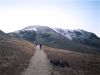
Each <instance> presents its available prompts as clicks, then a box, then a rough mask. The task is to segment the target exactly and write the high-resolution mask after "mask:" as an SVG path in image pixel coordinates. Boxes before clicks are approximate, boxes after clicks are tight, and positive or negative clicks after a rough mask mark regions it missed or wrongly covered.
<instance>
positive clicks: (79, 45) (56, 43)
mask: <svg viewBox="0 0 100 75" xmlns="http://www.w3.org/2000/svg"><path fill="white" fill-rule="evenodd" d="M61 30H62V29H61ZM62 31H63V30H62ZM62 31H60V30H59V29H55V28H50V27H47V26H39V25H36V26H29V27H26V28H24V29H22V30H18V31H16V32H12V33H9V35H11V36H13V37H16V38H19V39H24V40H28V41H30V42H32V43H38V44H39V43H42V44H43V45H45V46H49V47H54V48H60V49H68V50H74V51H79V52H86V53H97V52H100V48H99V42H98V41H99V39H100V38H98V37H96V35H95V36H94V34H93V33H89V32H86V31H84V32H86V34H85V33H84V32H82V34H81V33H80V31H78V30H77V31H74V32H71V31H68V32H69V33H70V34H67V35H70V36H68V37H67V36H65V35H64V33H66V32H62ZM83 34H84V35H86V36H87V35H88V34H89V38H93V37H94V38H95V37H96V38H95V39H94V40H92V39H87V38H85V39H83V38H84V37H85V36H84V37H82V36H83ZM92 34H93V36H92ZM74 35H75V37H74ZM80 35H82V36H80ZM71 36H72V37H71ZM81 37H82V38H81ZM85 40H86V41H85ZM91 40H92V41H95V40H98V41H95V42H91ZM84 42H85V43H84ZM90 42H91V43H92V44H91V43H90ZM93 44H96V46H95V45H93Z"/></svg>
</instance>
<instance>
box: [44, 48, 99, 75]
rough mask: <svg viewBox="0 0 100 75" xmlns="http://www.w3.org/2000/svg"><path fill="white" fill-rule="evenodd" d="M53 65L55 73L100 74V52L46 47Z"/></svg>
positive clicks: (55, 74)
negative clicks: (93, 52)
mask: <svg viewBox="0 0 100 75" xmlns="http://www.w3.org/2000/svg"><path fill="white" fill-rule="evenodd" d="M43 49H44V51H45V52H46V53H47V56H48V58H49V60H50V62H51V63H52V64H53V65H54V66H53V75H100V71H99V70H100V54H87V53H80V52H75V51H70V50H62V49H55V48H50V47H44V48H43Z"/></svg>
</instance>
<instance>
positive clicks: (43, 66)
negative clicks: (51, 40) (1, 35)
mask: <svg viewBox="0 0 100 75" xmlns="http://www.w3.org/2000/svg"><path fill="white" fill-rule="evenodd" d="M51 71H52V65H51V64H50V62H49V60H48V58H47V55H46V54H45V53H44V50H40V48H39V46H37V47H36V52H35V54H34V56H33V57H32V58H31V60H30V64H29V66H28V68H27V69H26V70H25V71H24V72H23V73H22V75H51Z"/></svg>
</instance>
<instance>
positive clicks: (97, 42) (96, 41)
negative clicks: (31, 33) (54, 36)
mask: <svg viewBox="0 0 100 75" xmlns="http://www.w3.org/2000/svg"><path fill="white" fill-rule="evenodd" d="M53 29H54V30H55V31H56V32H57V33H60V34H61V35H63V36H65V37H66V38H68V39H69V40H72V41H75V42H79V43H83V44H87V45H92V46H95V47H99V48H100V38H99V37H97V36H96V35H95V34H94V33H92V32H88V31H85V30H80V29H76V30H69V29H61V28H53Z"/></svg>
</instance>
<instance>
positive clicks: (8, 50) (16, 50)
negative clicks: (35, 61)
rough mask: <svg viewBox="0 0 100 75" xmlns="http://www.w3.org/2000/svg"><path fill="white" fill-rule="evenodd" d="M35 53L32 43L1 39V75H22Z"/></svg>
mask: <svg viewBox="0 0 100 75" xmlns="http://www.w3.org/2000/svg"><path fill="white" fill-rule="evenodd" d="M34 52H35V45H33V44H31V43H30V42H27V41H24V40H17V39H14V38H11V39H8V38H4V37H0V75H20V73H21V71H23V70H24V68H25V67H27V65H28V63H29V60H30V58H31V56H33V54H34Z"/></svg>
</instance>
